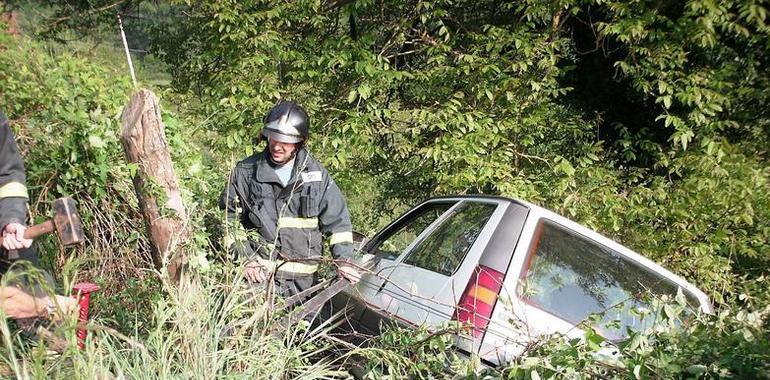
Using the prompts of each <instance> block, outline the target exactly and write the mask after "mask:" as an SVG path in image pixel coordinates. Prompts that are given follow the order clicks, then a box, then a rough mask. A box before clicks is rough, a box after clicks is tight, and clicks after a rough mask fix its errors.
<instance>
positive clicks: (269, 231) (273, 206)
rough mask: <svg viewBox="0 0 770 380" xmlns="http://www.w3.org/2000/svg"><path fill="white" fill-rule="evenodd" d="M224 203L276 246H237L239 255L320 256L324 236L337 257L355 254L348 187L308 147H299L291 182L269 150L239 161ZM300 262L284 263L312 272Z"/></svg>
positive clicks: (233, 215) (247, 226)
mask: <svg viewBox="0 0 770 380" xmlns="http://www.w3.org/2000/svg"><path fill="white" fill-rule="evenodd" d="M220 208H222V209H224V210H225V211H226V213H227V218H228V220H237V221H239V222H240V224H241V225H242V226H243V227H244V228H245V229H246V230H255V231H256V232H258V233H259V235H260V236H261V238H262V239H264V242H263V243H264V244H258V246H262V247H268V245H269V244H275V249H274V250H269V249H267V250H257V251H259V252H249V250H248V249H246V250H241V252H238V250H237V249H236V252H237V253H238V254H239V255H242V256H243V255H245V256H253V255H259V256H261V258H262V259H268V260H272V261H273V262H274V263H277V262H278V260H301V259H306V258H311V257H320V256H321V255H322V253H323V252H322V250H323V237H324V236H327V237H328V238H329V244H330V245H331V250H332V254H333V255H334V257H336V258H340V257H351V256H352V255H353V234H352V225H351V223H350V214H349V212H348V208H347V204H346V203H345V199H344V197H343V196H342V192H341V191H340V189H339V187H337V185H336V184H335V183H334V180H332V178H331V177H330V176H329V172H328V171H327V170H326V169H325V168H323V166H321V163H320V162H318V161H317V160H316V159H314V158H313V157H312V156H311V155H310V154H309V153H308V152H307V150H305V149H301V150H300V151H299V152H297V156H296V158H295V160H294V169H293V172H292V176H291V179H290V180H289V182H288V183H287V184H286V186H282V185H281V182H280V180H279V179H278V177H277V176H276V174H275V170H274V169H273V168H272V167H271V166H270V163H269V162H268V158H267V154H266V152H261V153H257V154H255V155H253V156H251V157H249V158H247V159H245V160H243V161H241V162H239V163H238V164H237V165H236V166H235V168H234V169H233V171H232V172H231V176H230V180H229V183H228V186H227V188H226V189H225V191H223V193H222V196H221V198H220ZM241 236H245V234H241ZM236 240H238V239H236ZM240 246H241V247H243V246H246V247H251V246H253V245H243V244H242V245H240ZM271 248H272V247H271ZM300 264H302V263H298V262H291V261H290V262H287V263H285V264H283V265H279V266H278V268H279V270H284V269H288V268H296V269H297V270H296V273H305V272H307V271H308V267H301V268H300ZM302 265H309V264H302ZM313 266H314V265H313ZM284 267H285V268H284ZM313 271H315V270H313Z"/></svg>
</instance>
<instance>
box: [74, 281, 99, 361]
mask: <svg viewBox="0 0 770 380" xmlns="http://www.w3.org/2000/svg"><path fill="white" fill-rule="evenodd" d="M99 289H101V288H100V287H99V285H96V284H94V283H91V282H80V283H77V284H75V286H73V287H72V295H73V296H75V297H77V299H78V303H79V304H80V314H79V315H78V322H79V323H81V324H85V323H86V322H88V303H89V302H90V301H91V293H93V292H95V291H97V290H99ZM87 333H88V332H87V331H86V329H85V328H79V329H78V331H77V336H78V348H81V349H82V348H83V347H85V345H86V334H87Z"/></svg>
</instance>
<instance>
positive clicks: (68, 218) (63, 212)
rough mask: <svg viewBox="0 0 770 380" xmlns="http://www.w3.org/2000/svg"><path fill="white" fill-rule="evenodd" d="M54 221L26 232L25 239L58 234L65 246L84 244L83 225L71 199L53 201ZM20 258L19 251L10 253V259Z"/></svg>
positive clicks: (28, 229)
mask: <svg viewBox="0 0 770 380" xmlns="http://www.w3.org/2000/svg"><path fill="white" fill-rule="evenodd" d="M53 211H54V216H53V219H49V220H46V221H45V222H43V223H40V224H36V225H34V226H31V227H29V228H27V229H26V230H25V231H24V238H25V239H35V238H37V237H38V236H40V235H44V234H47V233H49V232H54V231H55V232H56V236H58V237H59V241H60V242H61V244H62V245H64V246H69V245H75V244H80V243H82V242H83V223H82V222H81V221H80V216H79V215H78V211H77V208H76V207H75V201H74V200H73V199H72V198H70V197H63V198H59V199H57V200H55V201H53ZM18 258H19V253H18V252H17V251H15V250H14V251H9V252H8V259H9V260H15V259H18Z"/></svg>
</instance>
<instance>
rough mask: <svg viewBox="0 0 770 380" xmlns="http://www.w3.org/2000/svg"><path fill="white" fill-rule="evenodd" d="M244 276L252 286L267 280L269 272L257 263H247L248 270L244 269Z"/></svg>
mask: <svg viewBox="0 0 770 380" xmlns="http://www.w3.org/2000/svg"><path fill="white" fill-rule="evenodd" d="M243 274H244V276H246V280H247V281H249V283H252V284H254V283H257V284H258V283H261V282H262V281H265V279H267V271H266V270H265V267H263V266H262V265H259V263H258V262H256V261H249V262H248V263H246V268H245V269H244V271H243Z"/></svg>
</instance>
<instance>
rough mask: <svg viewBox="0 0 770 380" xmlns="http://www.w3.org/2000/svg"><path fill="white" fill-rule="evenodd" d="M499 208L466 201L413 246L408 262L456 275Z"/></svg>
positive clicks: (488, 204)
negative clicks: (490, 218)
mask: <svg viewBox="0 0 770 380" xmlns="http://www.w3.org/2000/svg"><path fill="white" fill-rule="evenodd" d="M496 207H497V205H496V204H491V203H482V202H471V201H464V202H463V203H461V204H460V205H458V206H457V207H455V208H454V209H452V211H451V215H449V216H448V217H447V218H445V219H444V220H443V221H441V225H439V226H438V227H436V229H435V230H434V231H433V232H431V233H430V235H428V236H427V237H425V238H424V239H423V240H422V241H421V242H420V243H418V244H417V245H416V246H415V247H414V248H413V249H412V251H411V252H410V253H409V255H408V256H407V258H406V260H404V262H405V263H406V264H410V265H414V266H416V267H420V268H423V269H427V270H430V271H433V272H437V273H440V274H443V275H446V276H450V275H452V273H454V272H455V271H456V270H457V268H458V267H459V266H460V264H461V263H462V261H463V259H464V258H465V255H466V254H467V253H468V251H469V250H470V248H471V246H472V245H473V243H474V242H475V241H476V238H477V237H478V236H479V234H480V233H481V230H482V229H483V228H484V226H485V225H486V224H487V221H488V220H489V217H490V216H492V213H493V212H494V211H495V208H496Z"/></svg>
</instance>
